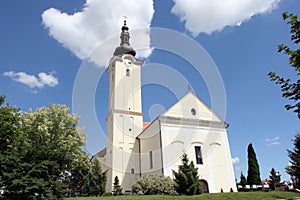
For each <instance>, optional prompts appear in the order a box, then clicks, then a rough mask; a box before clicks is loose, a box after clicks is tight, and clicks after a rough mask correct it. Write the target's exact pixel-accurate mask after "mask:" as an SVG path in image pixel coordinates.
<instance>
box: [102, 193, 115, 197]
mask: <svg viewBox="0 0 300 200" xmlns="http://www.w3.org/2000/svg"><path fill="white" fill-rule="evenodd" d="M112 195H113V194H112V193H111V192H104V193H103V195H102V196H103V197H110V196H112Z"/></svg>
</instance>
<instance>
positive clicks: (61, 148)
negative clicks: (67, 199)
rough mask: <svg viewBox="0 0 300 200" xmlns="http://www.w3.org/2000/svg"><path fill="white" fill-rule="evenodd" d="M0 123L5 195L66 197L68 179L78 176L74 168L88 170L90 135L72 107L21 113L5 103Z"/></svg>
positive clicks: (75, 179)
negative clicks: (87, 145)
mask: <svg viewBox="0 0 300 200" xmlns="http://www.w3.org/2000/svg"><path fill="white" fill-rule="evenodd" d="M2 103H3V101H2ZM0 123H1V124H0V134H1V137H0V138H1V149H0V154H1V159H0V166H1V170H0V180H1V186H3V187H4V198H5V199H61V198H63V197H64V195H65V192H66V189H67V188H69V187H70V186H69V184H70V183H71V182H72V183H74V182H76V181H78V176H77V175H76V173H75V172H78V173H79V171H80V172H83V171H85V169H88V155H87V153H86V152H85V151H84V150H83V149H82V146H83V145H84V144H85V134H84V132H83V130H82V129H80V128H78V127H77V126H78V123H79V117H78V116H76V115H74V114H70V113H69V109H68V108H67V106H65V105H55V104H52V105H50V107H49V108H48V107H43V108H38V109H37V110H36V111H35V112H33V111H32V110H29V111H28V112H25V113H23V114H21V113H20V110H19V109H17V108H13V107H11V106H10V105H9V104H7V105H6V106H2V107H0ZM74 184H75V183H74ZM75 185H76V184H75Z"/></svg>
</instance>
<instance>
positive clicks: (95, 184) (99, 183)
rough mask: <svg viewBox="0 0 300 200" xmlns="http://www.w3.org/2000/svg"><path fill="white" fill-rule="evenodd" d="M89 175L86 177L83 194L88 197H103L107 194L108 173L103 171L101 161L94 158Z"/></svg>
mask: <svg viewBox="0 0 300 200" xmlns="http://www.w3.org/2000/svg"><path fill="white" fill-rule="evenodd" d="M91 163H92V165H91V168H90V170H89V172H88V174H87V175H86V176H85V177H84V186H83V192H84V194H85V195H86V196H101V195H102V194H103V193H104V192H105V186H106V180H107V171H104V172H103V171H102V168H101V164H100V161H99V160H98V159H97V158H96V157H94V158H93V159H92V161H91Z"/></svg>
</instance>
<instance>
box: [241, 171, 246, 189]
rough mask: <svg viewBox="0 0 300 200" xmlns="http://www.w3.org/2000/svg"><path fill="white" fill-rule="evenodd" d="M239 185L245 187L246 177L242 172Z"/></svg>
mask: <svg viewBox="0 0 300 200" xmlns="http://www.w3.org/2000/svg"><path fill="white" fill-rule="evenodd" d="M240 179H241V180H240V185H241V186H243V187H245V186H246V185H247V179H246V177H245V176H244V174H243V172H241V176H240Z"/></svg>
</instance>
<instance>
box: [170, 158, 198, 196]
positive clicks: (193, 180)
mask: <svg viewBox="0 0 300 200" xmlns="http://www.w3.org/2000/svg"><path fill="white" fill-rule="evenodd" d="M181 161H182V165H179V167H178V172H176V171H174V170H173V174H174V176H175V179H174V181H175V183H176V186H175V189H176V191H177V192H178V194H184V195H195V194H201V192H202V188H201V182H200V180H199V176H198V169H197V168H196V167H195V166H194V163H193V161H191V162H190V163H189V159H188V157H187V154H186V153H185V154H183V155H182V159H181Z"/></svg>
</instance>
